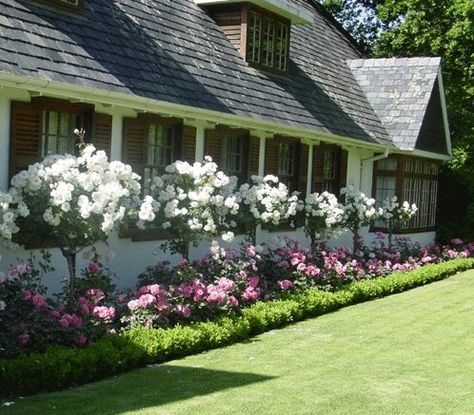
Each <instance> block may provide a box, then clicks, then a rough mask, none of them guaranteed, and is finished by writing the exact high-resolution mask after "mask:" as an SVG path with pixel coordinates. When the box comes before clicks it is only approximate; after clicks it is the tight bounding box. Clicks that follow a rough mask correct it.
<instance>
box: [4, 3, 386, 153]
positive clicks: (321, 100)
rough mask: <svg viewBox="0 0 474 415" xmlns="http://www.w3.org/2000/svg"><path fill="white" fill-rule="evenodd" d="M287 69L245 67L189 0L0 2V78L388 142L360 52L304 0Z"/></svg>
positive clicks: (214, 27) (241, 60) (245, 64)
mask: <svg viewBox="0 0 474 415" xmlns="http://www.w3.org/2000/svg"><path fill="white" fill-rule="evenodd" d="M291 3H293V4H295V5H297V6H298V7H302V8H305V10H307V12H308V13H311V14H312V15H313V17H314V23H313V24H307V25H297V26H292V29H291V30H292V32H291V49H290V65H289V71H288V76H285V77H282V76H278V75H274V74H271V73H265V72H262V71H259V70H257V69H254V68H251V67H249V65H248V64H247V63H246V62H245V61H244V60H243V59H242V57H241V56H240V55H239V53H238V51H237V50H236V49H235V48H234V47H233V46H232V44H231V43H230V42H229V40H228V39H227V38H226V37H225V35H224V34H223V32H222V31H221V30H220V29H219V27H218V26H217V25H216V24H215V22H214V21H213V20H212V19H211V18H210V17H209V16H208V15H207V14H206V12H205V11H204V10H202V9H201V8H200V7H199V6H198V5H196V4H195V3H194V1H193V0H94V1H92V0H91V1H86V2H85V5H84V13H83V15H82V16H74V15H72V14H69V13H63V12H60V11H58V10H54V9H51V8H47V7H42V6H40V5H39V4H38V3H36V2H31V1H28V0H0V76H1V74H2V73H4V74H13V75H15V76H16V77H22V78H24V79H27V78H34V79H40V80H46V81H50V82H51V83H52V84H55V85H56V84H63V83H67V84H72V85H74V86H78V87H81V88H88V90H89V89H92V88H93V89H95V90H96V91H100V92H101V93H102V92H103V93H104V95H106V93H110V92H113V93H121V94H127V96H137V97H140V98H146V99H150V100H153V101H155V102H158V103H161V102H164V103H172V104H178V105H182V106H185V107H192V108H199V109H203V110H210V111H217V112H219V113H221V114H230V115H235V116H238V117H245V118H246V119H249V120H250V119H251V120H264V121H266V122H271V123H275V125H276V127H277V126H278V125H282V126H285V127H290V128H291V127H293V126H294V127H298V128H299V129H305V130H310V131H312V132H315V133H324V134H329V135H331V134H333V135H336V136H344V137H349V138H352V139H355V140H359V141H361V142H363V143H377V144H382V145H384V146H385V145H386V146H392V143H391V141H390V139H389V136H388V135H387V132H386V131H385V129H384V127H383V126H382V124H381V123H380V120H379V119H378V118H377V116H376V115H375V113H374V111H373V109H372V108H371V106H370V104H369V101H368V100H367V97H366V96H365V94H364V92H363V90H362V88H361V87H360V86H359V84H358V83H357V81H356V80H355V78H354V75H353V73H352V72H351V70H350V68H349V67H348V66H347V65H346V59H357V58H360V57H361V54H360V53H359V52H358V51H357V49H356V48H354V46H353V45H352V44H351V43H350V42H349V41H348V40H347V38H346V37H345V36H344V35H343V34H342V33H341V32H340V31H339V30H338V29H337V28H336V27H335V26H334V24H332V23H331V22H330V21H329V19H327V18H326V17H324V16H323V15H322V14H321V13H320V12H319V11H318V10H319V9H318V8H317V7H315V6H313V4H312V2H311V1H306V0H291Z"/></svg>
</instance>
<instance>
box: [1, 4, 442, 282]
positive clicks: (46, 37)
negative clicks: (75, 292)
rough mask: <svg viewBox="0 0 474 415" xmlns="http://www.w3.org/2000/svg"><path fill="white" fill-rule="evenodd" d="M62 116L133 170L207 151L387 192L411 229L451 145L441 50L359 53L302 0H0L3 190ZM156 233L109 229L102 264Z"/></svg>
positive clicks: (53, 141) (259, 168)
mask: <svg viewBox="0 0 474 415" xmlns="http://www.w3.org/2000/svg"><path fill="white" fill-rule="evenodd" d="M75 128H84V129H85V130H86V132H87V136H88V139H89V140H91V141H92V142H94V144H95V145H96V146H97V147H98V148H100V149H104V150H106V151H107V152H108V153H109V154H110V156H111V158H113V159H121V160H123V161H125V162H128V163H130V164H131V165H132V166H133V167H134V169H135V170H136V171H137V172H138V173H140V174H141V175H142V176H143V177H149V176H151V175H153V174H156V173H160V172H162V170H163V168H164V166H165V165H167V164H168V163H170V162H172V161H174V160H176V159H183V160H187V161H194V160H202V159H203V157H204V155H205V154H209V155H211V156H212V157H213V158H214V160H215V161H217V163H218V164H219V165H220V166H221V168H222V169H223V170H224V171H226V172H227V173H229V174H234V175H237V176H238V177H239V178H240V179H241V180H245V179H247V178H249V177H250V176H251V175H253V174H260V175H263V174H267V173H272V174H276V175H278V176H279V177H280V178H281V180H283V181H284V182H285V183H286V184H287V185H288V186H289V187H290V189H292V190H299V191H301V192H303V193H305V192H312V191H322V190H329V191H331V192H333V193H337V192H338V190H339V189H340V188H341V187H343V186H345V185H346V184H350V185H353V186H355V187H356V188H359V189H361V190H362V191H364V192H365V193H367V194H372V195H373V196H374V197H375V198H376V199H377V200H379V201H380V200H382V199H383V198H385V197H387V196H392V195H394V194H396V195H397V196H398V197H399V198H402V199H408V200H409V201H410V202H414V203H416V204H417V205H418V206H419V208H420V212H419V214H418V215H417V217H416V219H414V220H413V221H412V222H411V223H410V225H409V227H408V228H407V229H405V230H404V231H405V232H407V233H408V234H410V235H412V236H413V237H415V238H416V239H418V240H420V241H424V242H427V241H432V240H433V238H434V235H435V226H436V218H435V213H436V196H437V174H438V168H439V164H440V162H441V161H443V160H447V159H449V157H450V155H451V146H450V139H449V130H448V124H447V115H446V106H445V101H444V93H443V83H442V76H441V71H440V59H439V58H410V59H407V58H398V59H364V56H363V55H362V54H361V52H360V51H359V50H358V49H357V46H356V45H355V44H354V42H353V41H352V40H351V39H350V38H349V37H348V35H347V34H346V33H345V32H344V31H343V30H342V29H341V28H340V26H339V25H338V24H337V23H336V22H335V21H334V20H333V19H332V18H331V17H330V16H329V15H328V14H327V13H326V12H325V11H324V10H323V9H322V7H321V6H320V5H318V4H317V3H316V2H314V1H311V0H249V1H245V2H240V1H235V0H94V1H93V0H0V148H1V149H2V151H1V152H0V189H2V190H6V189H7V187H8V183H9V179H10V178H11V176H12V175H14V174H15V173H16V172H18V171H20V170H21V169H24V168H25V167H27V166H28V164H30V163H32V162H35V161H37V160H40V159H41V157H42V156H44V155H46V154H51V153H62V152H68V151H73V150H74V136H73V133H72V131H73V130H74V129H75ZM265 234H266V232H265V231H262V234H261V237H262V238H264V237H266V236H265ZM292 234H293V236H295V237H297V238H303V235H302V233H301V231H294V232H292ZM157 237H158V236H157V235H156V234H154V233H153V232H147V233H138V232H135V233H133V234H128V235H114V237H113V238H112V240H111V242H110V244H111V246H112V247H113V248H114V250H115V251H116V254H117V258H116V260H115V261H114V263H113V264H111V267H112V269H113V270H115V271H117V273H118V274H119V275H120V276H121V277H122V278H133V277H135V276H136V275H137V273H138V272H140V271H141V270H142V269H143V268H144V267H145V266H147V265H149V264H151V263H153V262H154V261H156V260H157V259H158V258H157V257H154V256H152V254H153V252H154V250H155V249H156V247H157V245H158V243H157V241H156V238H157ZM21 254H22V253H20V252H15V253H12V254H11V255H10V256H8V255H7V260H6V261H8V260H9V259H11V260H12V261H13V258H16V257H17V256H18V255H21ZM54 261H55V262H57V263H58V264H60V263H62V259H61V258H60V256H59V253H57V252H55V254H54ZM4 264H5V263H4ZM59 269H60V268H59Z"/></svg>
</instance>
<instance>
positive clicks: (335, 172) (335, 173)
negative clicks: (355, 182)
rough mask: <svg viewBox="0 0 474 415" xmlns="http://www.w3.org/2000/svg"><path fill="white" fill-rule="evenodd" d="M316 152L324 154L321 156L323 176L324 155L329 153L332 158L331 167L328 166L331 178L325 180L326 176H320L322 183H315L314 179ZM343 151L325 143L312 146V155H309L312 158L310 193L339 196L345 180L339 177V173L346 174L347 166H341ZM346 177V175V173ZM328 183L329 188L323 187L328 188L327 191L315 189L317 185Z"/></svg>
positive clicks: (316, 165)
mask: <svg viewBox="0 0 474 415" xmlns="http://www.w3.org/2000/svg"><path fill="white" fill-rule="evenodd" d="M318 151H322V152H324V153H323V154H324V156H323V166H322V169H323V174H324V170H325V167H326V166H325V165H324V163H325V157H326V153H327V152H329V153H330V154H331V158H332V163H331V164H332V165H331V166H330V168H331V170H332V177H331V178H327V177H326V176H324V175H323V176H322V181H321V182H319V181H318V182H317V181H316V180H315V179H316V172H317V168H318V163H317V153H318ZM343 151H344V149H343V148H341V147H340V146H338V145H336V144H327V143H320V144H319V145H317V146H314V147H313V154H312V155H311V157H313V171H312V174H311V192H313V193H315V192H317V193H322V192H325V191H327V192H329V193H332V194H334V195H336V196H339V194H340V190H341V188H342V187H344V186H345V180H344V179H343V178H342V177H341V171H346V172H347V165H346V166H343V159H344V157H343ZM346 164H347V160H346ZM346 175H347V173H346ZM328 182H329V183H330V184H329V186H325V187H329V188H328V189H326V188H322V189H317V188H316V186H317V185H319V184H322V185H324V184H325V183H328Z"/></svg>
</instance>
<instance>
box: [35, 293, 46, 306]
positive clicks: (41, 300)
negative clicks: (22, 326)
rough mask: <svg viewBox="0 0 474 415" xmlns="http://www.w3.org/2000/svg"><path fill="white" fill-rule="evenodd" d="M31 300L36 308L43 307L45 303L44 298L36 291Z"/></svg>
mask: <svg viewBox="0 0 474 415" xmlns="http://www.w3.org/2000/svg"><path fill="white" fill-rule="evenodd" d="M32 301H33V304H34V306H35V307H36V308H43V307H44V306H45V305H46V300H45V299H44V297H43V296H42V295H41V294H38V293H35V294H34V295H33V298H32Z"/></svg>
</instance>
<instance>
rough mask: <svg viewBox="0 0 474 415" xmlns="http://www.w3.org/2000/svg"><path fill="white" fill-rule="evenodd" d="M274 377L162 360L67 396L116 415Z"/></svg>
mask: <svg viewBox="0 0 474 415" xmlns="http://www.w3.org/2000/svg"><path fill="white" fill-rule="evenodd" d="M271 379H273V377H271V376H264V375H258V374H254V373H242V372H228V371H222V370H211V369H205V368H200V367H183V366H175V365H167V364H163V365H153V366H151V367H148V368H145V369H142V370H137V371H134V372H131V373H128V374H126V375H123V376H120V377H119V378H115V379H113V380H112V379H110V380H108V381H106V382H105V383H102V382H101V383H98V384H95V385H89V386H86V388H85V389H83V388H78V389H76V390H75V392H76V393H75V396H80V400H81V401H82V402H78V400H76V399H74V398H72V397H71V396H70V395H69V396H64V398H65V400H67V401H68V402H69V405H70V404H72V402H71V400H74V401H75V402H74V404H73V406H74V407H80V408H82V412H81V413H100V414H101V415H112V414H114V415H116V414H120V413H125V412H128V411H135V410H139V409H141V408H153V407H156V408H158V407H160V406H162V405H164V404H167V403H170V402H175V401H182V400H186V399H190V398H193V397H194V396H201V395H207V394H211V393H214V392H218V391H221V390H225V389H229V388H236V387H239V386H245V385H250V384H253V383H257V382H265V381H267V380H271ZM71 398H72V399H71ZM57 403H58V404H59V403H60V402H57ZM78 404H79V406H78ZM57 408H58V409H59V405H58V406H57Z"/></svg>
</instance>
